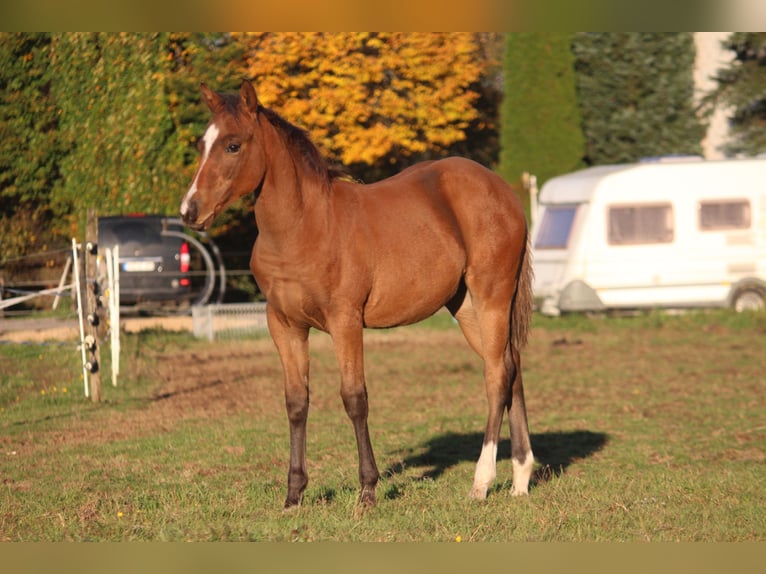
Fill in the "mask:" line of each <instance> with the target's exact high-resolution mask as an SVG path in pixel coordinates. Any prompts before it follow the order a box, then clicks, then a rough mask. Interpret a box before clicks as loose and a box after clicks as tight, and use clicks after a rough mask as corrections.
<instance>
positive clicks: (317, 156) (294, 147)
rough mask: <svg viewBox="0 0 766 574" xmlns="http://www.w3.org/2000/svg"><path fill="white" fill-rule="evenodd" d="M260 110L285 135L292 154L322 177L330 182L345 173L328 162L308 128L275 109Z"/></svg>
mask: <svg viewBox="0 0 766 574" xmlns="http://www.w3.org/2000/svg"><path fill="white" fill-rule="evenodd" d="M260 112H261V113H263V115H264V116H265V117H266V119H267V120H269V123H271V125H272V126H274V127H275V128H277V130H278V131H280V132H282V134H283V135H284V136H285V142H286V143H287V146H288V148H290V153H291V155H293V157H297V158H300V159H301V160H302V161H303V163H304V164H305V165H306V167H308V168H309V169H311V170H312V171H314V172H315V173H316V174H317V175H318V176H319V177H320V178H321V179H323V180H325V181H327V182H330V181H332V180H333V179H336V178H338V177H341V176H342V175H344V174H343V172H342V170H339V169H337V168H334V167H331V166H329V165H328V164H327V162H326V161H325V159H324V157H322V154H321V153H319V150H318V149H317V147H316V146H315V145H314V143H313V142H312V141H311V139H309V136H308V133H307V132H306V130H303V129H301V128H299V127H298V126H296V125H294V124H291V123H290V122H288V121H287V120H286V119H284V118H283V117H282V116H280V115H279V114H278V113H277V112H275V111H274V110H270V109H268V108H264V107H262V108H261V109H260Z"/></svg>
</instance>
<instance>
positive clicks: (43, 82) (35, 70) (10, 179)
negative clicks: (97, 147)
mask: <svg viewBox="0 0 766 574" xmlns="http://www.w3.org/2000/svg"><path fill="white" fill-rule="evenodd" d="M50 44H51V36H50V34H22V33H2V34H0V245H2V256H1V257H0V259H2V260H7V259H12V258H15V257H20V256H23V255H26V254H29V253H32V252H37V251H40V250H42V249H44V248H45V246H46V239H47V238H46V237H45V234H44V233H40V231H41V230H44V229H45V226H46V223H47V220H48V219H49V217H50V212H49V208H48V207H49V196H50V193H51V190H52V189H53V188H54V187H55V186H56V185H57V182H58V176H59V174H58V162H59V161H60V159H61V155H62V153H63V150H62V147H61V142H60V139H59V137H58V133H57V128H58V115H57V113H56V106H55V102H54V100H53V96H52V94H51V78H52V71H51V69H50V67H49V66H48V56H49V51H50Z"/></svg>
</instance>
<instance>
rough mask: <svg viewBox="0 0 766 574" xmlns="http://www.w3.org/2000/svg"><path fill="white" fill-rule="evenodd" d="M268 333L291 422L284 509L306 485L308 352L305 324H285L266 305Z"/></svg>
mask: <svg viewBox="0 0 766 574" xmlns="http://www.w3.org/2000/svg"><path fill="white" fill-rule="evenodd" d="M267 318H268V324H269V332H270V333H271V337H272V339H273V340H274V343H275V344H276V346H277V351H279V357H280V359H281V361H282V371H283V373H284V378H285V406H286V407H287V418H288V420H289V421H290V468H289V471H288V474H287V498H286V499H285V508H290V507H293V506H296V505H298V504H300V503H301V499H302V498H303V491H304V490H305V489H306V485H307V484H308V480H309V478H308V472H307V471H306V420H307V419H308V414H309V353H308V335H309V330H308V328H307V327H302V326H301V327H297V326H292V325H289V324H287V323H285V322H284V321H283V320H282V319H280V318H279V317H278V316H277V315H276V313H274V312H273V311H272V310H271V308H270V307H267Z"/></svg>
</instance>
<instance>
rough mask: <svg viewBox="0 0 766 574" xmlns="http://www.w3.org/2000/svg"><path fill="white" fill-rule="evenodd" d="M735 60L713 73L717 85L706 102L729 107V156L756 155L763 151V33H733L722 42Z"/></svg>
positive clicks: (765, 126)
mask: <svg viewBox="0 0 766 574" xmlns="http://www.w3.org/2000/svg"><path fill="white" fill-rule="evenodd" d="M724 46H725V47H726V48H727V49H729V50H732V51H733V52H734V54H735V59H734V60H733V61H732V63H731V64H730V65H729V66H727V67H725V68H723V69H721V70H719V71H718V73H717V74H716V77H715V79H716V81H717V83H718V87H717V88H716V89H715V90H714V91H713V93H712V94H710V96H709V98H708V103H712V102H715V101H720V102H721V103H723V104H725V105H727V106H731V107H732V109H733V114H732V116H731V118H730V123H729V126H730V128H729V134H730V141H729V142H728V143H727V144H726V145H725V146H724V151H725V153H727V154H730V155H737V154H743V155H748V156H754V155H758V154H759V153H763V152H765V151H766V72H764V70H765V69H766V68H764V66H766V33H764V32H737V33H734V34H732V35H731V36H729V37H728V38H727V40H726V41H725V42H724Z"/></svg>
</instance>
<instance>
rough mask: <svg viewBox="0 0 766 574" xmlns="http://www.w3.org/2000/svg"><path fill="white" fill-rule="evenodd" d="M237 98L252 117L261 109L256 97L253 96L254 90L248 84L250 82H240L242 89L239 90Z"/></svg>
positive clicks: (251, 85) (250, 84)
mask: <svg viewBox="0 0 766 574" xmlns="http://www.w3.org/2000/svg"><path fill="white" fill-rule="evenodd" d="M239 98H240V103H241V104H242V105H243V106H244V107H245V109H246V110H248V111H249V112H250V113H251V114H253V115H255V114H256V113H257V112H258V108H259V107H261V104H260V102H259V101H258V96H257V95H255V88H254V87H253V84H252V83H250V80H245V81H244V82H242V87H241V88H240V90H239Z"/></svg>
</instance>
